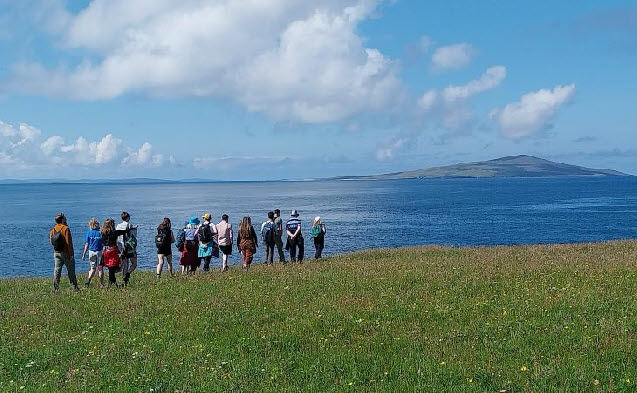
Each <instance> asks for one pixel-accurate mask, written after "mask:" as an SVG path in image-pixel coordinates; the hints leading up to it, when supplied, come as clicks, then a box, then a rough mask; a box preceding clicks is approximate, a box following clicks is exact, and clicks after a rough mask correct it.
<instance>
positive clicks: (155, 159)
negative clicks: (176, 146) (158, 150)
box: [122, 142, 164, 167]
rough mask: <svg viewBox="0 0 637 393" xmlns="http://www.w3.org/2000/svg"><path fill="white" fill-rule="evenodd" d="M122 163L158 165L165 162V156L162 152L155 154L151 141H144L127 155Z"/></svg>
mask: <svg viewBox="0 0 637 393" xmlns="http://www.w3.org/2000/svg"><path fill="white" fill-rule="evenodd" d="M122 163H123V164H124V165H137V166H153V167H158V166H161V165H162V164H163V163H164V156H163V155H162V154H153V145H151V144H150V143H149V142H144V144H143V145H142V146H141V147H140V148H139V149H138V150H137V151H133V152H131V153H130V154H129V155H128V156H126V158H124V160H123V161H122Z"/></svg>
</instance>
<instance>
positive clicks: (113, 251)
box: [102, 218, 131, 288]
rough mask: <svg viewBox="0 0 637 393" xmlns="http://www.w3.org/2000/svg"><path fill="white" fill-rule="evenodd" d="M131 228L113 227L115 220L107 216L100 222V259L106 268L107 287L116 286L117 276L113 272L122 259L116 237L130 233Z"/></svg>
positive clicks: (118, 267) (117, 268)
mask: <svg viewBox="0 0 637 393" xmlns="http://www.w3.org/2000/svg"><path fill="white" fill-rule="evenodd" d="M130 231H131V229H130V228H128V229H115V220H113V219H112V218H107V219H106V220H104V223H103V224H102V244H103V245H104V249H103V250H102V261H103V264H104V266H106V267H107V268H108V288H110V287H111V285H114V286H115V288H117V287H118V286H117V278H116V276H115V273H117V272H118V271H119V270H120V267H121V265H122V260H121V258H120V251H119V247H118V246H117V239H118V238H119V237H120V236H124V235H128V234H130Z"/></svg>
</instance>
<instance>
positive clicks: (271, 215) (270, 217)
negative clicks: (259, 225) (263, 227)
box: [268, 212, 274, 220]
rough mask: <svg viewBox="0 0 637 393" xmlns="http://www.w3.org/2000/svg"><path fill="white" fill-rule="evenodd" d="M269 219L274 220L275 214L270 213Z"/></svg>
mask: <svg viewBox="0 0 637 393" xmlns="http://www.w3.org/2000/svg"><path fill="white" fill-rule="evenodd" d="M268 218H269V219H270V220H271V219H273V218H274V212H268Z"/></svg>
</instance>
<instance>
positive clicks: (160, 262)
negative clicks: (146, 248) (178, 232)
mask: <svg viewBox="0 0 637 393" xmlns="http://www.w3.org/2000/svg"><path fill="white" fill-rule="evenodd" d="M163 269H164V256H163V255H162V254H157V268H156V269H155V274H156V275H157V278H158V279H159V278H160V277H161V271H162V270H163Z"/></svg>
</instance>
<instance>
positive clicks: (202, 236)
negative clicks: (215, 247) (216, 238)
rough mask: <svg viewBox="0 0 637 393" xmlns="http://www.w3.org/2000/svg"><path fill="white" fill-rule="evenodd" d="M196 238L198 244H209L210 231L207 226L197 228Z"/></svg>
mask: <svg viewBox="0 0 637 393" xmlns="http://www.w3.org/2000/svg"><path fill="white" fill-rule="evenodd" d="M197 238H198V239H199V242H200V243H204V244H207V243H210V241H211V240H212V230H211V229H210V225H209V224H204V225H202V226H200V227H199V231H198V232H197Z"/></svg>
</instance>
